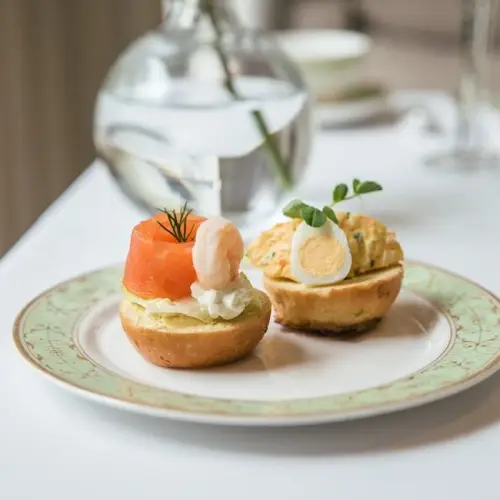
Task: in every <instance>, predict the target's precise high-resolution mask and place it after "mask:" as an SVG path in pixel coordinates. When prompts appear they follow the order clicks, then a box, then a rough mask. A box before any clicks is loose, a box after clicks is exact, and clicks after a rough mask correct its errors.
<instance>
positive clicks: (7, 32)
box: [0, 0, 161, 255]
mask: <svg viewBox="0 0 500 500" xmlns="http://www.w3.org/2000/svg"><path fill="white" fill-rule="evenodd" d="M160 8H161V0H0V255H1V254H2V253H3V252H4V251H5V250H6V249H8V248H9V246H10V245H11V244H12V243H13V242H14V241H15V240H16V239H17V238H18V237H19V236H20V235H21V234H22V233H23V232H24V231H25V230H26V228H27V227H29V225H30V224H31V223H32V222H33V221H34V220H35V219H36V217H37V216H38V215H39V214H40V213H41V211H43V209H45V208H46V207H47V206H48V205H49V204H50V203H51V202H52V201H53V200H54V199H55V198H56V197H57V196H58V195H59V194H60V193H61V192H62V191H64V189H65V188H66V187H67V186H68V184H69V183H70V182H71V181H72V180H73V179H74V178H75V177H76V176H77V175H78V174H79V173H80V172H81V171H82V170H83V169H84V168H85V166H86V165H88V164H89V163H90V162H91V161H92V159H93V155H94V150H93V145H92V114H93V106H94V100H95V96H96V92H97V89H98V87H99V84H100V83H101V81H102V79H103V78H104V75H105V74H106V71H107V68H108V67H109V65H110V64H111V63H112V62H113V60H114V59H115V58H116V56H117V55H118V54H119V53H120V52H121V51H122V50H123V49H124V48H125V47H126V45H127V44H128V43H129V42H130V41H131V40H133V39H134V38H135V37H137V36H138V35H139V34H140V33H142V32H144V31H145V30H147V29H149V28H151V27H153V26H155V25H157V24H158V22H159V21H160V17H161V14H160Z"/></svg>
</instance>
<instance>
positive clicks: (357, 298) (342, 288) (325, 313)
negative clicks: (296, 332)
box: [264, 264, 403, 333]
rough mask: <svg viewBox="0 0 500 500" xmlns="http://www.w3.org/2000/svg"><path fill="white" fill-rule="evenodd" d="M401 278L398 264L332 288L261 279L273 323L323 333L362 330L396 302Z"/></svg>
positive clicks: (400, 266)
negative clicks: (273, 318)
mask: <svg viewBox="0 0 500 500" xmlns="http://www.w3.org/2000/svg"><path fill="white" fill-rule="evenodd" d="M402 279H403V266H402V265H400V264H398V265H396V266H392V267H390V268H387V269H383V270H379V271H374V272H371V273H367V274H364V275H362V276H358V277H356V278H353V279H349V280H345V281H342V282H340V283H337V284H335V285H331V286H322V287H307V286H305V285H302V284H298V283H295V282H292V281H288V280H276V279H274V278H269V277H267V276H265V277H264V287H265V289H266V291H267V293H268V295H269V297H270V299H271V302H272V304H273V307H274V312H275V321H276V322H278V323H281V324H283V325H286V326H290V327H292V328H300V329H304V330H312V331H324V332H334V333H340V332H349V331H365V330H367V329H371V328H372V327H373V326H375V325H376V324H377V322H378V321H379V320H380V319H381V318H382V316H384V314H385V313H386V312H387V310H388V309H389V308H390V307H391V305H392V304H393V303H394V301H395V300H396V298H397V296H398V294H399V292H400V290H401V283H402Z"/></svg>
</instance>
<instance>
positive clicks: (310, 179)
mask: <svg viewBox="0 0 500 500" xmlns="http://www.w3.org/2000/svg"><path fill="white" fill-rule="evenodd" d="M436 140H439V138H430V139H425V138H423V137H420V138H418V137H417V131H416V130H414V129H411V130H408V129H404V130H402V131H401V130H400V131H399V132H396V131H395V130H394V129H393V128H389V127H380V128H375V129H370V130H365V129H351V130H344V131H330V132H323V133H322V134H321V135H319V136H318V138H317V141H316V144H315V151H314V155H313V158H312V160H311V165H312V166H311V168H310V170H309V173H308V175H307V176H306V178H305V180H304V183H303V185H302V186H301V188H300V189H299V191H300V193H301V195H302V196H303V197H305V198H307V199H310V200H314V199H316V200H319V202H321V201H323V200H324V199H328V198H329V196H330V191H331V187H332V186H333V185H334V184H335V183H337V182H342V181H349V180H350V179H352V178H353V177H354V176H356V177H359V178H362V179H373V180H377V181H379V182H380V183H381V184H383V185H384V187H385V190H384V192H383V193H382V194H377V195H373V196H372V197H371V198H368V197H367V198H366V204H365V206H364V209H365V210H366V211H369V212H370V213H373V214H374V215H376V216H377V217H380V218H381V219H382V220H384V222H386V223H387V224H388V225H389V226H391V227H392V228H394V229H395V230H397V231H398V234H399V237H400V240H401V242H402V244H403V245H404V248H405V249H406V254H407V257H408V258H415V259H419V260H424V261H428V262H430V263H433V264H437V265H440V266H445V267H447V268H449V269H451V270H453V271H455V272H458V273H460V274H462V275H464V276H466V277H468V278H471V279H473V280H475V281H478V282H479V283H481V284H482V285H483V286H485V287H487V288H489V289H491V290H492V291H493V292H496V293H497V294H500V265H499V260H500V229H499V226H498V217H499V215H500V196H499V193H500V174H499V173H498V172H496V173H488V174H481V173H473V174H468V175H455V174H445V173H441V172H436V171H432V170H429V169H427V168H425V167H424V166H422V164H420V163H419V162H418V161H416V158H417V153H421V152H422V151H423V149H425V148H431V147H433V142H435V141H436ZM320 177H321V178H322V179H323V182H321V183H319V182H318V179H319V178H320ZM325 178H328V182H324V179H325ZM141 216H142V214H141V213H139V212H138V211H137V210H136V209H135V208H134V207H132V206H131V205H130V204H129V203H128V202H127V201H126V200H125V199H124V197H123V195H122V194H121V193H120V192H119V191H118V190H117V188H116V187H115V186H114V185H113V183H112V181H111V179H110V177H109V175H108V173H107V172H106V170H105V169H104V168H103V167H102V166H101V165H99V164H95V165H93V166H91V167H90V168H89V169H88V170H87V171H86V172H85V173H84V174H83V175H82V177H81V178H79V179H78V180H77V181H76V182H75V184H74V185H73V186H72V187H71V188H70V189H69V190H68V191H67V192H66V193H65V194H64V195H63V196H62V197H61V198H60V199H59V200H58V201H57V202H56V203H55V204H54V205H53V206H52V207H51V208H50V209H49V210H48V211H47V212H46V213H45V214H44V215H43V216H42V217H41V218H40V220H39V221H38V222H37V223H36V224H35V225H34V227H33V228H32V229H31V230H30V231H29V232H28V233H27V234H26V235H25V236H24V238H23V239H22V240H21V241H20V242H19V244H18V245H17V246H16V247H14V248H13V249H12V251H11V252H10V253H8V254H7V255H6V256H5V257H4V258H3V260H2V261H1V262H0V297H1V307H0V310H1V314H0V325H1V329H0V381H1V384H0V498H1V499H2V500H18V499H23V500H24V499H29V500H32V499H35V498H37V499H43V500H45V499H50V500H66V499H69V498H71V499H72V500H87V499H93V500H98V499H115V498H116V499H120V500H137V499H141V500H156V499H166V498H169V499H172V500H183V499H205V498H207V499H208V498H218V499H220V500H223V499H238V500H254V499H256V498H260V499H286V500H293V499H300V500H302V499H306V498H311V499H315V500H330V499H332V498H336V499H339V500H349V499H366V498H372V499H378V498H383V499H384V500H400V499H403V498H404V499H405V500H421V499H422V498H427V499H442V498H443V499H444V498H453V499H454V500H469V499H477V500H497V499H498V498H500V486H498V483H497V477H496V475H497V473H498V472H497V471H498V463H500V376H495V377H493V378H491V379H490V380H488V381H486V382H485V383H483V384H481V385H480V386H478V387H476V388H474V389H471V390H469V391H467V392H466V393H463V394H461V395H458V396H455V397H452V398H450V399H447V400H444V401H442V402H439V403H436V404H432V405H428V406H425V407H422V408H420V409H416V410H411V411H407V412H402V413H397V414H393V415H389V416H385V417H379V418H374V419H368V420H361V421H356V422H350V423H343V424H336V425H326V426H319V427H310V428H298V429H238V428H218V427H210V426H198V425H188V424H181V423H174V422H170V421H165V420H155V419H151V418H145V417H139V416H134V415H130V414H125V413H121V412H119V411H116V410H110V409H108V408H102V407H100V406H98V405H94V404H90V403H87V402H83V401H79V400H78V399H76V398H75V397H73V396H70V395H68V394H66V393H65V392H63V391H61V390H60V389H56V388H53V387H52V386H51V385H49V384H47V383H46V381H44V380H39V378H38V376H37V375H36V374H35V373H34V371H33V370H31V369H30V368H29V367H28V366H25V364H24V362H23V361H22V360H21V359H20V358H19V357H18V356H17V355H16V353H15V351H14V347H13V343H12V341H11V333H10V332H11V324H12V322H13V320H14V317H15V315H16V313H17V311H18V310H19V309H20V308H21V307H22V306H23V305H24V304H25V302H26V301H28V300H29V299H30V298H32V297H33V296H34V295H36V294H37V293H38V292H40V291H41V290H42V289H44V288H46V287H49V286H51V285H53V284H55V283H56V282H58V281H60V280H64V279H67V278H68V277H70V276H72V275H75V274H78V273H80V272H82V271H85V270H90V269H93V268H96V267H100V266H104V265H107V264H111V263H116V262H118V261H120V260H122V259H123V258H124V256H125V253H126V251H127V245H128V238H129V232H130V229H131V227H132V225H133V224H134V223H135V222H136V221H137V220H139V218H140V217H141Z"/></svg>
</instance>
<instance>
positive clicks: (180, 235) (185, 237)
mask: <svg viewBox="0 0 500 500" xmlns="http://www.w3.org/2000/svg"><path fill="white" fill-rule="evenodd" d="M159 210H160V212H162V213H164V214H165V215H166V216H167V218H168V221H169V222H170V227H171V229H169V228H168V227H166V226H165V225H163V224H162V223H161V222H160V221H159V220H157V221H156V222H158V224H159V225H160V227H161V228H162V229H164V230H165V231H167V233H168V234H170V235H171V236H173V237H174V238H175V239H176V240H177V241H178V242H179V243H186V242H187V241H189V238H191V235H192V234H193V230H194V225H193V226H192V227H191V231H189V233H188V232H187V219H188V217H189V216H190V215H191V214H192V213H193V210H192V209H191V208H188V207H187V202H186V203H184V206H183V207H182V208H181V209H180V211H179V212H176V211H175V210H166V209H161V208H160V209H159Z"/></svg>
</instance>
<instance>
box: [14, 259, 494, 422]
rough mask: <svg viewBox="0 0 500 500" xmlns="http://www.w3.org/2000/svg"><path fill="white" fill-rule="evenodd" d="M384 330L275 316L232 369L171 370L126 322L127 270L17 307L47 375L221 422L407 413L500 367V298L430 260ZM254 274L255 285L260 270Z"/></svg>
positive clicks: (163, 412) (21, 336) (21, 329)
mask: <svg viewBox="0 0 500 500" xmlns="http://www.w3.org/2000/svg"><path fill="white" fill-rule="evenodd" d="M405 272H406V276H405V282H404V287H403V290H402V292H401V294H400V296H399V298H398V300H397V301H396V303H395V304H394V306H393V307H392V309H391V310H390V312H389V313H388V315H387V317H386V318H385V319H384V320H383V321H382V322H381V324H380V325H379V327H378V328H377V329H376V330H375V331H374V332H372V333H367V334H364V335H361V336H355V337H352V336H344V337H331V338H325V337H320V336H312V335H306V334H302V333H300V332H291V331H289V330H287V329H285V328H283V327H281V326H279V325H277V324H275V323H271V325H270V329H269V332H268V333H267V334H266V336H265V338H264V340H263V342H262V343H261V344H260V346H259V347H258V348H257V349H256V351H255V352H254V354H253V355H251V356H250V357H248V358H247V359H245V360H243V361H241V362H238V363H235V364H233V365H230V366H226V367H222V368H216V369H209V370H201V371H195V370H193V371H186V370H183V371H181V370H168V369H162V368H159V367H156V366H153V365H150V364H148V363H147V362H146V361H145V360H144V359H143V358H142V357H141V356H140V355H139V354H138V353H137V352H136V351H135V350H134V349H133V347H132V346H131V345H130V344H129V342H128V340H127V339H126V337H125V335H124V333H123V331H122V329H121V326H120V323H119V320H118V318H117V305H118V302H119V300H120V295H119V293H118V292H119V280H120V277H121V268H109V269H105V270H101V271H96V272H94V273H90V274H88V275H85V276H82V277H79V278H76V279H73V280H70V281H68V282H66V283H63V284H61V285H58V286H56V287H55V288H54V289H52V290H50V291H48V292H45V293H44V294H42V295H40V296H39V297H38V298H36V299H35V300H34V301H33V302H32V303H30V304H29V305H28V306H27V307H26V309H25V310H24V311H23V312H22V313H21V314H20V316H19V318H18V320H17V323H16V327H15V331H14V337H15V341H16V344H17V347H18V349H19V350H20V352H21V354H22V355H23V356H24V357H25V358H26V359H27V360H28V361H29V362H30V364H31V365H33V366H35V367H36V368H37V369H38V370H39V372H40V373H42V374H44V375H48V376H49V378H50V380H53V381H56V382H59V383H60V384H62V386H63V387H65V388H66V389H70V390H72V391H74V392H76V393H77V394H79V395H82V396H86V397H89V398H91V399H93V400H96V401H99V402H102V403H107V404H112V405H114V406H117V407H119V408H122V409H126V410H132V411H136V412H142V413H146V414H150V415H156V416H163V417H169V418H176V419H181V420H190V421H198V422H207V423H217V424H240V425H292V424H294V425H295V424H309V423H319V422H331V421H340V420H346V419H350V418H356V417H366V416H370V415H376V414H380V413H386V412H390V411H394V410H398V409H402V408H410V407H412V406H416V405H419V404H422V403H425V402H429V401H433V400H436V399H440V398H442V397H444V396H447V395H449V394H453V393H455V392H458V391H459V390H462V389H464V388H466V387H469V386H471V385H473V384H475V383H477V382H478V381H480V380H482V379H484V378H486V377H487V376H489V375H490V374H492V373H493V372H494V371H496V370H497V368H498V366H499V364H498V360H499V358H500V325H499V323H498V312H499V311H500V308H499V302H498V300H497V299H496V298H495V297H493V296H492V295H491V294H489V293H488V292H486V291H484V290H483V289H481V288H480V287H478V286H477V285H474V284H472V283H470V282H468V281H466V280H464V279H462V278H460V277H457V276H454V275H452V274H450V273H447V272H446V271H443V270H439V269H435V268H431V267H429V266H425V265H423V264H411V265H407V266H406V270H405ZM249 277H250V278H251V279H252V280H254V283H255V284H256V285H258V284H259V282H260V278H259V276H258V275H257V274H255V273H251V272H250V273H249Z"/></svg>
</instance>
